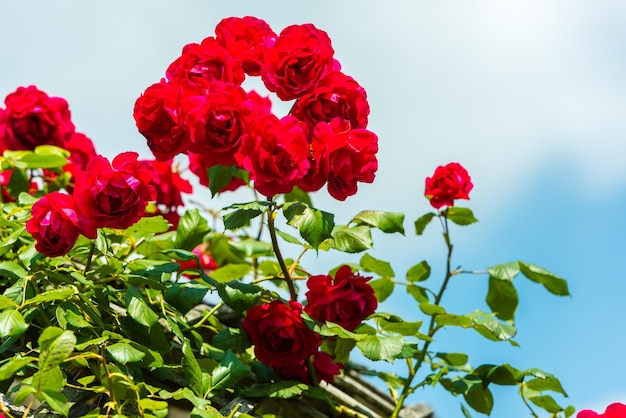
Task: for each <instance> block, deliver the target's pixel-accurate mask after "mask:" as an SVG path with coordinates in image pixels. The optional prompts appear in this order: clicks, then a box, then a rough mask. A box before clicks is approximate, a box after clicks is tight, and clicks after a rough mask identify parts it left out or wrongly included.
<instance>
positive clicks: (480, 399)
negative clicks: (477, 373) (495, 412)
mask: <svg viewBox="0 0 626 418" xmlns="http://www.w3.org/2000/svg"><path fill="white" fill-rule="evenodd" d="M463 398H464V399H465V402H467V404H468V405H469V406H471V407H472V409H474V410H475V411H478V412H481V413H483V414H487V415H489V414H491V410H492V409H493V395H492V394H491V391H490V390H489V388H488V387H486V386H483V385H473V386H472V387H470V389H469V390H468V391H467V393H464V394H463Z"/></svg>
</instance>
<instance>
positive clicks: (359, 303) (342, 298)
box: [304, 265, 378, 331]
mask: <svg viewBox="0 0 626 418" xmlns="http://www.w3.org/2000/svg"><path fill="white" fill-rule="evenodd" d="M370 279H371V277H363V276H361V275H359V274H358V273H353V272H352V269H351V268H350V266H347V265H344V266H342V267H341V268H340V269H339V270H337V272H336V273H335V277H334V278H333V277H331V276H328V275H318V276H311V277H309V279H308V280H307V287H308V288H309V290H308V292H306V300H307V305H306V307H305V308H304V311H305V312H306V313H308V314H309V315H311V317H312V318H315V319H317V320H318V321H320V322H322V323H325V322H326V321H330V322H334V323H336V324H339V325H341V326H342V327H344V328H345V329H347V330H349V331H354V329H355V328H356V327H357V326H359V324H360V323H361V322H362V321H363V320H364V319H365V318H366V317H368V316H369V315H371V314H373V313H374V312H375V311H376V307H377V306H378V301H377V300H376V296H375V295H374V290H373V289H372V286H370V285H369V283H367V281H368V280H370Z"/></svg>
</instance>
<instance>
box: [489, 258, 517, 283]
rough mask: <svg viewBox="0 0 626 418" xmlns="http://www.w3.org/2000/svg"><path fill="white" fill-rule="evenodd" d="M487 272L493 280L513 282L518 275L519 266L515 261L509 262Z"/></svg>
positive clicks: (490, 268)
mask: <svg viewBox="0 0 626 418" xmlns="http://www.w3.org/2000/svg"><path fill="white" fill-rule="evenodd" d="M487 272H488V273H489V275H490V276H491V277H493V278H495V279H500V280H508V281H513V279H514V278H515V276H517V275H518V273H519V264H518V263H517V261H509V262H508V263H502V264H497V265H495V266H492V267H489V268H488V269H487Z"/></svg>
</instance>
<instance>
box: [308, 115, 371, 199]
mask: <svg viewBox="0 0 626 418" xmlns="http://www.w3.org/2000/svg"><path fill="white" fill-rule="evenodd" d="M312 148H313V158H314V159H315V160H316V161H317V164H318V167H319V169H320V170H321V171H322V172H323V173H324V175H325V176H326V178H327V179H328V193H330V195H331V196H332V197H334V198H335V199H337V200H346V198H347V197H348V196H352V195H353V194H355V193H356V192H357V189H358V187H357V183H358V182H364V183H371V182H373V181H374V177H375V173H376V170H377V169H378V160H377V159H376V153H377V152H378V137H377V136H376V134H374V133H373V132H371V131H368V130H367V129H350V124H349V123H348V122H346V121H344V120H343V119H341V118H335V119H333V120H332V121H331V122H330V123H324V122H320V123H318V124H317V126H316V127H315V130H314V132H313V141H312Z"/></svg>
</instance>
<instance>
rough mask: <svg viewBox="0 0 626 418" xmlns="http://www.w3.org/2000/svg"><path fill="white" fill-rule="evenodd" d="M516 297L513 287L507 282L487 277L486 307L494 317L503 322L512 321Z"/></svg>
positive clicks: (515, 307)
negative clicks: (487, 306)
mask: <svg viewBox="0 0 626 418" xmlns="http://www.w3.org/2000/svg"><path fill="white" fill-rule="evenodd" d="M518 300H519V299H518V296H517V291H516V290H515V286H513V284H512V283H511V282H510V281H508V280H500V279H497V278H494V277H493V276H490V277H489V291H488V292H487V297H486V301H487V305H489V307H490V308H491V311H492V312H493V313H495V314H496V316H497V317H498V318H500V319H502V320H504V321H512V320H513V318H514V317H515V311H516V310H517V305H518Z"/></svg>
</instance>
